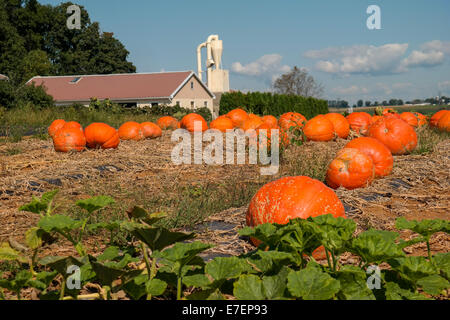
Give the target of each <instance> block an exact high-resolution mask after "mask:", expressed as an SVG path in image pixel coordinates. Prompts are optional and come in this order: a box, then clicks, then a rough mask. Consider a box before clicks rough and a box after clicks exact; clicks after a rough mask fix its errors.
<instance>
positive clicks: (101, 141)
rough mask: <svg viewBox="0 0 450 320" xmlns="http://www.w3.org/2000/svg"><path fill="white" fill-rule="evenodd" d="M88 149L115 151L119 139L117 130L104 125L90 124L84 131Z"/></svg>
mask: <svg viewBox="0 0 450 320" xmlns="http://www.w3.org/2000/svg"><path fill="white" fill-rule="evenodd" d="M84 135H85V137H86V145H87V146H88V148H93V149H97V148H102V149H115V148H117V147H118V146H119V143H120V139H119V134H118V133H117V130H116V129H114V128H113V127H111V126H109V125H107V124H106V123H92V124H90V125H89V126H87V127H86V128H85V129H84Z"/></svg>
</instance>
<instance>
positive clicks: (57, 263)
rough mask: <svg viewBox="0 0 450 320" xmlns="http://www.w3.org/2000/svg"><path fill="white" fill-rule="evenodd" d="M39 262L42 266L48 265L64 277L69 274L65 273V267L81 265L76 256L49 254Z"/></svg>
mask: <svg viewBox="0 0 450 320" xmlns="http://www.w3.org/2000/svg"><path fill="white" fill-rule="evenodd" d="M39 263H40V264H41V265H43V266H46V267H49V268H51V269H53V270H56V271H58V273H59V274H61V275H63V276H64V277H67V276H68V275H69V274H68V273H67V269H68V268H69V267H70V266H73V265H75V266H78V267H81V266H83V264H84V263H83V262H82V261H80V260H78V259H77V258H74V257H72V256H69V257H56V256H49V257H45V258H43V259H41V260H40V261H39Z"/></svg>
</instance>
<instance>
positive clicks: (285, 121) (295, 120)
mask: <svg viewBox="0 0 450 320" xmlns="http://www.w3.org/2000/svg"><path fill="white" fill-rule="evenodd" d="M306 122H307V120H306V118H305V117H304V116H303V115H302V114H300V113H298V112H287V113H285V114H283V115H281V116H280V120H278V125H279V126H280V127H281V128H282V129H283V130H285V131H289V129H290V128H291V127H298V128H303V126H304V125H305V124H306Z"/></svg>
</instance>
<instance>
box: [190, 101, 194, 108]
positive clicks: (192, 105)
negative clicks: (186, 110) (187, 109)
mask: <svg viewBox="0 0 450 320" xmlns="http://www.w3.org/2000/svg"><path fill="white" fill-rule="evenodd" d="M191 108H192V109H194V101H191Z"/></svg>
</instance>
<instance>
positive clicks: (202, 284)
mask: <svg viewBox="0 0 450 320" xmlns="http://www.w3.org/2000/svg"><path fill="white" fill-rule="evenodd" d="M183 283H184V284H185V285H186V286H187V287H194V288H202V289H207V288H208V287H209V286H210V285H211V283H212V282H211V280H209V278H208V277H207V276H206V275H205V274H203V273H198V274H194V275H189V276H184V277H183Z"/></svg>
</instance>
